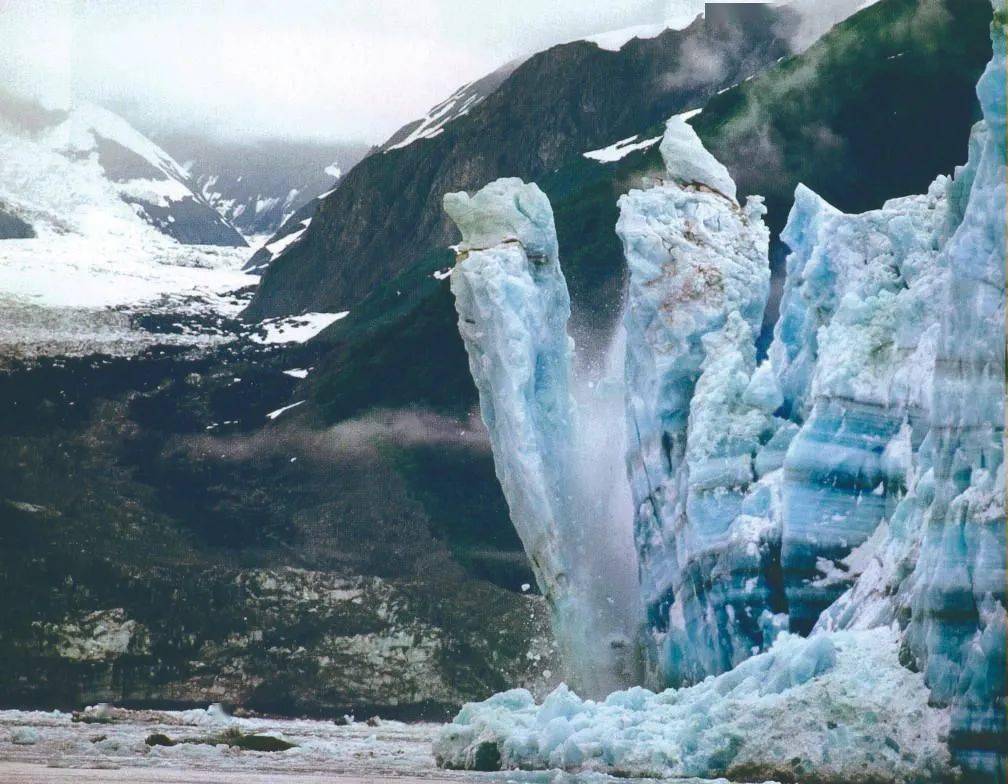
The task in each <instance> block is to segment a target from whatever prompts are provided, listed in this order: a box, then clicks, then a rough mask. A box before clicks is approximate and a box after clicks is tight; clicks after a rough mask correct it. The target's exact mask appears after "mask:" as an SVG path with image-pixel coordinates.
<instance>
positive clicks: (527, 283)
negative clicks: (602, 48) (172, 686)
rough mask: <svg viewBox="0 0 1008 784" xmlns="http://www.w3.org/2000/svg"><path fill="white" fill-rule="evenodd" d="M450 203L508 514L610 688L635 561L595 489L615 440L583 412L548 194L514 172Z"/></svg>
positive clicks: (588, 663) (546, 588)
mask: <svg viewBox="0 0 1008 784" xmlns="http://www.w3.org/2000/svg"><path fill="white" fill-rule="evenodd" d="M444 206H445V211H446V212H447V213H448V215H449V216H450V217H451V218H452V220H453V221H455V223H456V225H458V227H459V230H460V231H461V232H462V243H461V244H460V245H459V246H458V254H459V255H458V261H457V263H456V265H455V268H454V270H453V271H452V274H451V288H452V293H453V294H454V295H455V304H456V308H457V310H458V314H459V322H458V325H459V331H460V332H461V334H462V339H463V341H464V343H465V346H466V351H467V352H468V355H469V368H470V370H471V372H472V376H473V380H474V381H475V382H476V387H477V389H478V390H479V395H480V411H481V413H482V416H483V421H484V423H485V424H486V427H487V430H488V431H489V433H490V443H491V446H492V448H493V454H494V464H495V467H496V470H497V477H498V479H499V480H500V483H501V487H502V489H503V491H504V497H505V498H506V499H507V502H508V506H509V508H510V512H511V519H512V521H513V522H514V525H515V528H516V529H517V531H518V534H519V536H520V537H521V540H522V543H523V544H524V546H525V552H526V554H527V555H528V557H529V560H530V562H531V563H532V567H533V570H534V572H535V575H536V580H537V581H538V583H539V587H540V589H541V590H542V593H543V595H544V596H545V597H546V600H547V602H548V603H549V605H550V607H551V609H552V612H553V618H554V630H555V635H556V638H557V641H558V643H559V645H560V648H561V651H562V654H563V660H564V663H565V667H566V669H567V671H568V677H570V678H571V679H572V681H573V682H574V683H576V684H578V688H580V689H582V690H583V691H585V692H587V693H591V694H607V693H608V692H609V691H612V690H613V689H614V688H617V687H618V686H620V685H626V684H627V683H628V682H632V680H633V678H634V673H633V658H632V656H633V644H632V641H633V638H634V636H635V635H636V629H637V615H636V612H635V609H636V596H635V591H634V582H633V579H632V578H633V575H634V571H635V570H634V563H633V559H632V550H631V549H630V547H629V528H628V527H623V526H620V525H619V521H618V520H613V518H612V515H611V513H612V507H611V506H610V500H611V495H610V492H609V491H610V490H611V488H607V487H606V486H605V485H604V484H601V485H600V484H595V483H594V482H593V485H594V486H592V487H591V488H588V487H586V484H585V483H586V482H587V481H589V478H590V479H592V480H596V479H602V481H603V482H604V475H602V476H600V474H599V473H598V464H602V465H605V464H606V462H607V461H606V458H605V456H604V455H605V450H606V447H607V445H606V444H599V443H597V442H596V441H595V440H594V439H593V435H595V431H593V430H592V429H591V427H590V426H589V427H584V426H583V425H582V422H581V421H580V420H582V419H583V417H584V416H585V415H589V416H590V414H591V408H590V406H589V407H579V405H578V403H577V402H576V401H575V395H574V387H575V380H574V378H573V374H572V365H573V348H574V346H573V341H572V340H571V338H570V337H569V336H568V334H567V320H568V318H569V316H570V297H569V295H568V293H567V284H566V281H565V280H564V277H563V273H562V272H561V271H560V264H559V258H558V255H557V241H556V229H555V228H554V225H553V212H552V210H551V208H550V203H549V200H548V199H547V198H546V196H545V195H544V194H543V192H542V191H541V190H539V188H538V187H537V186H535V185H534V184H531V185H527V184H525V183H523V182H522V181H521V180H519V179H505V180H497V181H495V182H492V183H490V184H489V185H487V186H486V187H485V188H484V189H483V190H481V191H479V192H478V193H477V194H475V195H474V196H472V197H470V196H468V195H467V194H465V193H450V194H447V195H446V196H445V199H444ZM609 454H610V456H612V452H610V453H609ZM611 462H613V463H614V465H613V468H615V467H616V465H618V459H617V460H612V461H611ZM589 467H591V468H592V472H591V475H590V477H589V475H588V474H587V473H586V470H587V469H588V468H589ZM610 477H611V480H618V479H619V478H620V477H619V473H618V472H617V471H615V470H614V471H613V472H612V473H611V474H610ZM589 497H590V498H591V501H590V502H589V501H588V500H587V499H588V498H589ZM627 522H628V520H627ZM593 550H594V551H601V552H604V553H606V554H607V555H610V556H612V557H613V558H617V559H618V558H621V557H622V558H623V559H625V562H621V563H619V564H614V563H611V562H610V563H606V564H604V568H605V571H604V572H603V574H605V575H606V578H605V583H604V585H600V584H599V583H600V576H601V575H600V574H599V572H598V571H597V570H598V566H599V564H598V563H597V562H596V560H595V559H594V558H592V556H591V552H592V551H593ZM628 656H630V659H629V660H628V659H627V657H628Z"/></svg>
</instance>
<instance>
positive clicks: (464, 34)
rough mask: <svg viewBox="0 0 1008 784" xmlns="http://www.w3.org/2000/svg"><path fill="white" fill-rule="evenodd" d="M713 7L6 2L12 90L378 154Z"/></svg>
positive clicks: (338, 0)
mask: <svg viewBox="0 0 1008 784" xmlns="http://www.w3.org/2000/svg"><path fill="white" fill-rule="evenodd" d="M702 8H703V2H702V0H254V1H253V0H0V80H2V83H3V84H4V85H7V86H8V87H14V88H15V89H17V90H19V91H21V92H26V93H29V94H32V95H34V96H36V97H41V98H43V99H44V100H45V101H46V102H47V103H48V104H50V105H66V104H67V103H68V102H71V101H80V100H96V101H98V102H101V103H105V104H108V105H110V106H112V107H113V108H119V109H120V110H122V109H124V108H125V110H126V112H127V113H128V114H129V115H130V116H131V117H132V118H134V119H139V120H140V122H141V124H150V123H153V124H157V125H164V124H166V123H168V124H172V125H177V126H179V127H180V128H185V129H200V130H206V131H209V132H212V133H216V134H219V135H223V136H265V135H288V136H295V137H314V138H328V139H362V140H365V141H368V142H378V141H381V140H383V139H384V138H386V137H387V136H388V135H390V134H391V133H392V132H393V131H394V130H395V129H396V128H398V127H399V126H400V125H402V124H403V123H404V122H406V121H408V120H411V119H413V118H415V117H418V116H422V115H423V113H424V112H425V111H426V110H427V109H428V108H429V107H430V106H431V105H432V104H434V103H437V102H438V101H439V100H441V99H442V98H444V97H445V96H447V95H448V94H449V93H451V92H452V91H453V90H454V89H455V88H456V87H458V86H459V85H461V84H462V83H464V82H466V81H469V80H471V79H474V78H477V77H479V76H482V75H483V74H484V73H486V72H488V71H491V70H493V69H494V68H495V67H497V66H498V65H500V64H502V63H504V62H506V61H508V60H510V59H512V58H514V57H516V56H518V55H521V54H524V53H527V52H531V51H536V50H539V49H542V48H545V47H547V46H549V45H551V44H554V43H559V42H562V41H566V40H570V39H572V38H577V37H580V36H583V35H588V34H591V33H595V32H601V31H605V30H611V29H615V28H621V27H627V26H630V25H637V24H652V23H656V22H659V21H663V20H666V19H674V20H677V21H683V22H685V21H688V20H689V19H691V18H692V17H693V16H695V15H696V14H697V13H699V12H700V11H701V10H702Z"/></svg>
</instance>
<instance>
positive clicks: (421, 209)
mask: <svg viewBox="0 0 1008 784" xmlns="http://www.w3.org/2000/svg"><path fill="white" fill-rule="evenodd" d="M796 24H797V20H796V18H795V17H794V16H793V14H792V13H791V12H789V11H787V10H786V9H778V10H775V9H771V8H769V7H767V6H760V5H745V4H723V5H711V6H710V9H709V13H708V14H707V15H706V17H705V18H702V19H698V20H697V21H695V22H694V23H693V24H692V25H690V26H689V27H688V28H686V29H685V30H681V31H679V30H667V31H665V32H664V33H662V34H661V35H659V36H658V37H656V38H653V39H644V40H640V39H633V40H631V41H630V42H629V43H627V44H626V45H625V46H624V47H623V48H622V49H621V50H620V51H618V52H612V51H607V50H603V49H600V48H599V47H598V46H597V45H595V44H593V43H588V42H585V41H580V42H575V43H571V44H565V45H561V46H555V47H553V48H552V49H549V50H547V51H545V52H542V53H540V54H537V55H535V56H533V57H531V58H530V59H529V60H527V61H526V62H524V63H523V64H522V65H520V66H519V67H518V68H517V69H516V70H515V71H514V73H512V74H511V75H510V76H509V77H508V78H507V79H506V80H505V81H504V82H503V84H501V86H500V87H499V88H498V89H497V90H496V91H495V92H493V93H492V94H491V95H489V97H487V98H486V99H485V100H484V101H483V102H482V103H480V104H479V105H477V106H476V108H475V109H473V110H472V111H471V112H470V113H469V114H467V115H465V116H463V117H460V118H459V119H457V120H456V121H454V122H451V123H448V125H446V126H445V127H444V129H443V131H442V132H441V133H440V134H439V135H437V136H435V137H434V138H431V139H421V140H418V141H416V142H414V143H412V144H410V145H408V146H406V147H402V148H398V149H391V150H387V151H386V152H383V153H381V154H375V155H371V156H369V157H367V158H365V159H364V160H363V161H362V162H361V163H360V164H358V165H357V166H356V167H355V168H354V169H353V170H352V171H350V172H349V173H348V174H347V175H346V176H345V177H344V178H343V180H342V181H341V183H340V185H339V187H338V188H337V189H336V191H335V192H334V193H333V194H332V195H331V196H329V197H328V198H326V199H325V201H324V202H323V204H322V205H321V206H320V208H319V210H318V211H317V213H316V214H315V216H314V217H313V219H312V222H311V225H310V226H309V227H308V230H307V231H306V232H305V233H304V235H303V237H302V238H301V239H300V240H299V241H298V242H297V244H296V245H294V246H292V247H291V248H290V249H289V250H287V251H286V252H285V253H284V254H283V256H282V258H280V259H278V260H276V261H275V262H274V263H273V264H271V266H270V269H269V271H268V272H267V273H266V274H265V276H264V278H263V282H262V285H261V286H260V289H259V292H258V293H257V295H256V298H255V299H254V300H253V302H252V304H251V306H250V307H249V311H248V313H249V315H250V316H253V317H257V318H262V317H265V316H275V315H285V314H289V313H297V312H303V311H305V310H316V311H317V310H322V311H325V310H329V311H337V310H347V309H349V308H350V307H352V306H353V305H355V304H356V303H358V302H360V301H361V300H362V299H363V298H364V297H366V296H367V295H368V294H369V293H371V292H372V291H373V290H374V288H375V286H377V285H379V284H381V283H383V282H387V281H389V280H391V279H392V278H393V277H394V276H395V275H396V274H397V273H399V272H401V271H403V270H405V269H408V268H409V267H410V266H411V265H413V264H415V263H416V262H417V261H418V260H419V259H421V258H423V257H424V256H425V255H426V254H427V253H428V252H430V251H431V250H432V249H434V248H438V247H444V246H446V245H448V244H449V243H450V242H451V241H452V240H453V237H454V233H453V231H452V229H451V228H450V227H449V224H448V221H447V219H446V218H445V217H444V215H443V214H442V210H441V197H442V196H443V195H444V194H445V193H446V192H448V191H453V190H475V189H477V188H479V187H481V186H482V185H483V184H485V183H486V182H488V181H489V180H492V179H494V178H496V177H499V176H505V175H506V176H519V177H522V178H524V179H526V180H528V179H539V178H541V177H543V176H545V175H546V174H548V173H549V172H551V171H553V170H554V169H556V168H557V167H559V166H561V165H563V164H564V163H565V162H566V161H568V160H570V159H572V158H574V157H577V156H579V155H580V154H581V153H582V152H584V151H586V150H591V149H595V148H599V147H604V146H606V145H607V144H610V143H612V142H613V141H615V140H616V139H619V138H623V137H627V136H631V135H633V134H634V133H637V132H638V131H639V130H640V129H641V128H646V127H648V126H650V125H652V124H653V123H656V122H659V121H661V120H663V119H664V118H666V117H668V116H669V115H671V114H675V113H677V112H681V111H684V110H686V109H690V108H693V107H696V106H702V105H703V104H704V103H705V102H706V101H707V100H708V99H709V98H710V97H711V96H713V95H714V94H715V93H716V92H717V91H718V90H720V89H722V88H724V87H727V86H730V85H732V84H735V83H737V82H740V81H742V80H743V79H745V78H747V77H749V76H751V75H752V74H754V73H756V72H758V71H760V70H762V69H764V68H766V67H767V66H769V65H770V64H772V63H773V62H774V61H776V60H777V59H778V58H780V57H783V56H785V55H787V54H790V52H791V48H790V46H791V45H790V43H789V36H790V33H791V32H792V31H793V29H794V27H795V25H796Z"/></svg>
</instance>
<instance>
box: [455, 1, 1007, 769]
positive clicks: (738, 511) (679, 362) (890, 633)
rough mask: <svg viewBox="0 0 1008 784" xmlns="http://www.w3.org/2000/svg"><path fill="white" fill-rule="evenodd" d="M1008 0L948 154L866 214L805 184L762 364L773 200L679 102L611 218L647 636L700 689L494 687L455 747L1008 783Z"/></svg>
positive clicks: (561, 757) (662, 658)
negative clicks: (952, 163) (697, 127)
mask: <svg viewBox="0 0 1008 784" xmlns="http://www.w3.org/2000/svg"><path fill="white" fill-rule="evenodd" d="M1004 25H1005V12H1004V8H1003V2H999V4H998V5H997V12H996V14H995V24H994V30H993V39H994V59H993V61H992V62H991V63H990V65H989V67H988V69H987V71H986V72H985V74H984V76H983V77H982V79H981V80H980V83H979V84H978V87H977V94H978V97H979V99H980V105H981V108H982V110H983V116H984V119H983V120H982V121H981V122H980V123H978V124H977V125H976V126H975V128H974V129H973V133H972V136H971V139H970V143H969V151H968V162H967V163H966V165H965V166H962V167H959V168H958V169H957V170H956V171H955V173H954V176H953V177H947V176H939V177H938V178H937V179H936V180H935V182H934V183H933V184H932V185H931V187H930V188H929V189H928V191H927V193H926V194H923V195H919V196H909V197H905V198H901V199H895V200H891V201H889V202H887V203H885V204H884V205H882V206H881V207H880V208H879V209H877V210H873V211H870V212H866V213H863V214H859V215H846V214H843V213H841V212H839V211H838V210H836V209H834V208H833V207H832V206H830V205H829V204H827V203H826V202H825V201H824V200H823V199H821V198H820V197H819V196H817V195H816V194H815V193H813V192H812V191H811V190H809V189H807V188H804V187H799V188H798V191H797V193H796V198H795V204H794V207H793V209H792V212H791V215H790V217H789V220H788V224H787V227H786V228H785V230H784V232H783V235H782V236H783V239H784V241H785V243H786V244H787V246H788V247H789V249H790V251H791V252H790V255H789V256H788V259H787V279H786V283H785V288H784V293H783V298H782V301H781V312H780V317H779V320H778V322H777V324H776V327H775V329H774V335H773V341H772V343H771V345H770V348H769V352H768V357H767V358H766V359H765V360H764V361H763V362H762V363H759V364H757V357H756V349H755V340H754V333H755V332H756V330H758V328H759V324H760V319H761V317H762V313H763V309H764V305H765V302H766V297H767V291H768V276H769V269H768V264H767V255H766V254H767V232H766V229H765V227H764V226H763V222H762V213H763V209H762V205H761V203H760V200H759V199H758V198H752V197H751V198H750V199H749V200H748V201H747V202H746V203H745V205H744V206H741V205H740V204H739V202H738V201H737V200H736V195H735V188H734V185H732V184H731V180H730V178H728V176H727V173H726V172H725V171H724V169H723V167H721V166H720V164H718V163H717V161H715V160H714V159H713V158H712V157H711V156H710V155H709V154H708V153H707V152H706V151H705V150H703V148H702V146H701V145H700V143H699V141H698V140H697V139H696V138H695V136H694V135H693V134H692V131H691V130H690V129H689V127H688V126H687V125H686V124H685V123H682V122H681V121H677V120H672V121H670V123H669V126H668V129H667V131H666V134H665V138H664V140H663V142H662V145H661V151H662V154H663V158H664V159H665V165H666V170H667V171H666V173H665V175H664V176H663V177H662V178H661V179H660V180H659V181H658V182H656V183H655V184H653V185H652V187H649V188H647V189H644V190H632V191H630V192H629V193H628V194H626V195H625V196H623V197H622V198H621V199H620V218H619V222H618V224H617V227H616V230H617V233H618V234H619V236H620V239H621V240H622V242H623V247H624V252H625V256H626V260H627V265H628V268H629V272H630V282H629V287H628V292H627V304H626V316H625V329H626V358H625V362H626V365H625V379H626V389H625V399H626V425H627V472H628V476H629V482H630V491H631V495H632V504H633V517H634V538H635V543H636V547H637V550H638V557H639V584H640V592H641V598H642V600H643V604H644V607H645V612H646V620H645V627H646V628H645V631H644V634H642V636H641V638H642V645H643V648H644V651H645V655H646V658H647V661H648V663H649V664H650V668H651V672H650V678H651V680H650V681H649V683H656V684H658V685H668V686H674V687H678V688H675V689H670V690H668V691H665V692H662V693H659V694H652V693H651V692H647V691H643V690H630V691H627V692H620V693H618V694H614V695H611V696H610V697H609V698H607V699H606V700H605V702H604V703H595V702H591V701H582V700H580V699H579V698H577V697H575V696H573V695H572V694H570V693H569V692H566V691H563V690H560V691H557V692H556V693H554V695H552V696H551V697H550V698H548V699H547V700H546V701H545V702H544V703H543V704H542V705H541V706H536V705H534V704H533V703H532V701H531V699H530V698H528V697H527V695H525V694H524V693H521V692H509V693H508V694H506V695H499V696H498V697H495V698H494V699H493V700H490V701H488V702H486V703H481V704H477V705H469V706H467V707H466V708H465V709H463V711H462V713H460V714H459V717H458V718H457V719H456V722H455V724H453V725H451V726H449V727H448V728H447V729H446V730H445V731H444V733H443V734H442V737H441V740H440V741H439V743H438V745H437V746H436V751H437V753H438V755H439V757H440V758H441V760H442V762H443V763H444V764H446V765H451V766H456V765H457V766H470V767H471V766H472V764H473V760H474V759H475V756H476V755H478V754H481V755H482V758H483V759H485V758H486V756H487V754H488V753H489V752H488V751H487V749H491V748H492V749H493V750H494V753H495V754H497V755H498V756H499V760H500V762H501V764H503V765H519V766H523V767H549V766H554V767H563V768H568V769H597V770H605V771H608V772H611V773H619V774H621V775H698V776H701V775H702V776H712V775H732V776H736V777H739V776H757V775H758V776H781V777H785V778H787V777H790V778H791V779H798V778H800V779H801V780H823V781H838V782H839V781H845V782H849V781H861V780H866V781H867V780H874V779H875V778H883V779H886V780H897V781H926V780H932V779H941V778H943V777H947V776H950V775H958V774H953V772H952V766H958V769H959V770H960V771H962V772H965V773H966V774H968V775H969V776H970V777H977V778H980V779H984V780H1003V777H1004V775H1005V767H1004V766H1005V758H1004V749H1005V747H1006V737H1005V702H1004V700H1005V688H1006V684H1005V664H1006V661H1005V635H1006V611H1005V602H1006V597H1005V578H1006V570H1005V476H1004V466H1003V442H1004V383H1005V327H1004V325H1005V301H1004V296H1005V291H1004V284H1005V244H1004V243H1005V236H1004V231H1005V228H1004V221H1005V214H1006V196H1005V176H1006V169H1005V131H1006V129H1005V104H1006V100H1005V78H1004V73H1005V28H1004ZM564 303H565V305H566V300H564ZM460 312H461V310H460ZM561 315H562V317H563V319H566V315H567V314H566V311H564V312H563V313H562V314H561ZM529 323H535V322H534V321H530V322H529ZM467 340H468V339H467ZM476 375H477V373H476V369H475V368H474V376H476ZM484 377H485V376H484ZM507 377H508V374H507V373H504V375H503V376H502V377H501V378H500V379H498V380H497V382H496V383H497V384H502V383H503V382H504V379H505V378H507ZM477 383H478V384H479V383H480V379H479V378H477ZM480 390H481V395H482V394H483V391H484V390H483V387H482V386H481V387H480ZM553 391H554V392H555V391H556V390H553ZM484 413H485V411H484ZM570 421H572V420H570V419H569V418H568V419H565V422H568V423H569V422H570ZM552 465H554V466H558V467H560V468H559V470H560V472H561V474H562V473H563V471H564V469H563V468H562V465H563V464H562V463H561V462H559V461H555V462H553V463H552ZM550 481H556V482H559V483H560V484H561V485H562V483H563V478H562V476H560V477H558V478H556V479H555V480H554V479H551V480H550ZM512 492H513V491H512ZM540 519H541V518H540ZM516 524H517V522H516ZM546 524H547V525H550V523H548V522H547V523H546ZM558 547H559V554H558V555H557V559H558V560H559V561H561V562H563V561H565V558H564V555H563V553H564V552H565V550H564V545H562V544H559V545H558ZM567 560H569V559H567ZM805 635H808V636H807V637H806V636H805ZM709 676H714V677H713V678H709ZM705 678H709V679H707V680H705ZM690 684H696V685H690ZM891 688H892V689H894V690H892V691H890V689H891ZM820 689H822V691H819V690H820ZM880 700H881V703H880ZM793 722H794V724H792V723H793ZM780 728H784V729H783V730H781V732H782V734H779V735H778V734H776V733H778V731H779V729H780ZM908 732H909V733H910V734H907V733H908ZM487 744H489V745H487ZM841 748H842V749H844V750H843V751H842V752H841V751H840V749H841ZM481 749H482V751H481ZM788 755H790V756H788ZM873 777H874V778H873Z"/></svg>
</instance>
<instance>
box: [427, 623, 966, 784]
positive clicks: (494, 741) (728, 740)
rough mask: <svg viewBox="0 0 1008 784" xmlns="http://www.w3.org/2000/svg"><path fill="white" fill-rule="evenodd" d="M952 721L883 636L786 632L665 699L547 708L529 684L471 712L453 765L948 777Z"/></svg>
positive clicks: (445, 741) (563, 694)
mask: <svg viewBox="0 0 1008 784" xmlns="http://www.w3.org/2000/svg"><path fill="white" fill-rule="evenodd" d="M947 733H948V714H947V712H944V711H941V710H938V709H935V708H932V707H929V706H928V704H927V690H926V689H925V688H923V684H922V676H921V675H920V674H918V673H913V672H910V671H909V670H907V669H905V668H904V667H902V666H900V663H899V640H898V636H897V635H896V634H895V633H894V632H893V631H891V630H889V629H885V628H879V629H872V630H870V631H859V632H839V633H836V634H833V635H817V636H815V637H811V638H808V639H805V638H801V637H798V636H796V635H790V634H786V633H785V634H783V635H781V636H780V637H779V638H778V639H777V641H776V643H775V645H774V646H773V647H772V648H771V650H770V651H768V652H766V653H763V654H760V655H758V656H754V657H752V658H750V659H748V660H747V661H745V662H743V663H742V664H740V665H739V666H738V667H736V668H735V669H733V670H732V671H731V672H728V673H725V674H723V675H719V676H718V677H716V678H714V677H712V678H707V679H706V680H704V681H702V682H701V683H699V684H697V685H695V686H690V687H686V688H682V689H669V690H667V691H664V692H661V693H659V694H655V693H654V692H651V691H648V690H647V689H642V688H640V687H637V688H633V689H629V690H627V691H621V692H616V693H614V694H611V695H609V697H607V698H606V699H605V701H603V702H593V701H591V700H582V699H580V698H579V697H578V696H577V695H575V694H574V693H573V692H571V691H569V690H568V689H567V688H566V687H565V686H559V687H558V688H557V689H556V690H555V691H554V692H553V693H552V694H550V695H549V696H548V697H547V698H546V699H545V700H544V701H543V703H542V704H541V705H536V703H535V701H534V700H533V698H532V695H531V694H529V692H527V691H525V690H524V689H514V690H512V691H508V692H504V693H502V694H496V695H494V696H493V697H491V698H490V699H489V700H486V701H485V702H481V703H469V704H468V705H466V706H465V707H464V708H462V710H461V712H460V713H459V714H458V716H457V717H456V718H455V722H454V723H453V724H450V725H447V726H446V727H445V728H444V729H442V731H441V733H440V734H439V736H438V738H437V740H436V742H435V744H434V753H435V757H436V758H437V760H438V763H439V764H440V765H442V766H444V767H452V768H472V767H474V762H475V759H476V757H477V755H482V757H483V758H484V759H486V758H488V757H490V758H492V757H493V756H494V754H493V752H492V751H490V749H495V750H496V752H497V754H499V756H500V766H501V767H503V768H561V769H568V770H594V771H605V772H609V773H613V774H615V775H618V776H621V777H675V776H704V777H709V776H722V775H723V776H726V777H728V778H730V779H732V780H749V779H751V778H753V777H775V778H778V779H779V780H782V781H795V780H798V781H807V782H812V781H817V782H818V781H822V782H827V781H828V782H844V784H857V782H873V781H893V782H911V781H912V782H926V781H938V780H942V779H943V777H947V776H948V775H949V774H950V772H951V768H950V761H949V753H948V750H947V748H946V747H945V743H944V741H945V739H946V737H947Z"/></svg>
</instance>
